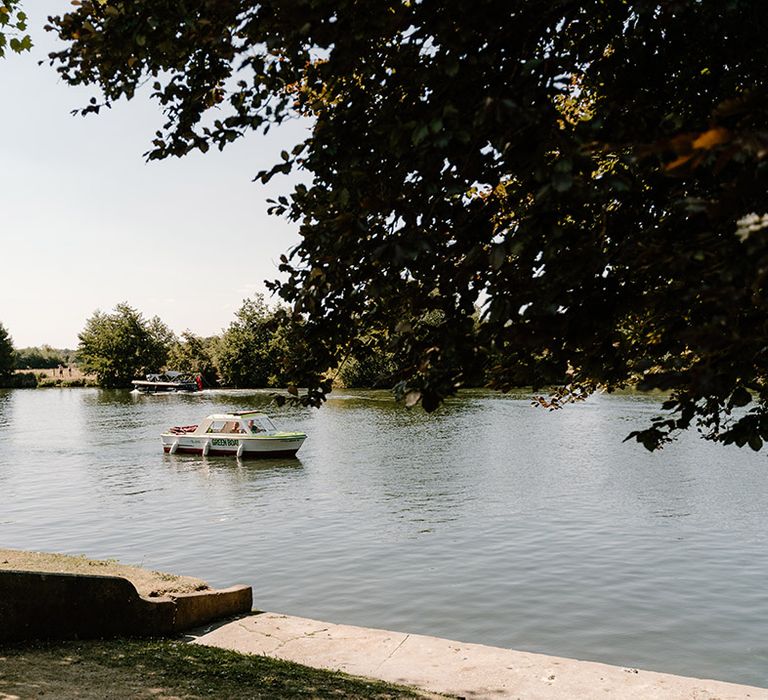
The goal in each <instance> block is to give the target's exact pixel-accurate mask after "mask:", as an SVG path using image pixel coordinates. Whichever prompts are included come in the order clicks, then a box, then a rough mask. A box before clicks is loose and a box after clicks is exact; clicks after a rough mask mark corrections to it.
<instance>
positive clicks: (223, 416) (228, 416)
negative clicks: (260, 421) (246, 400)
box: [207, 411, 269, 421]
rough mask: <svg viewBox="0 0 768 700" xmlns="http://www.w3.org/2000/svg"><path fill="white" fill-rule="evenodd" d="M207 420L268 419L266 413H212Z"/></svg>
mask: <svg viewBox="0 0 768 700" xmlns="http://www.w3.org/2000/svg"><path fill="white" fill-rule="evenodd" d="M207 418H208V420H226V421H233V420H238V421H239V420H251V419H254V418H269V416H267V414H266V413H260V412H259V411H235V412H233V413H213V414H211V415H210V416H208V417H207Z"/></svg>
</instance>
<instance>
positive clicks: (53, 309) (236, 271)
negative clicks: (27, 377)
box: [0, 0, 306, 348]
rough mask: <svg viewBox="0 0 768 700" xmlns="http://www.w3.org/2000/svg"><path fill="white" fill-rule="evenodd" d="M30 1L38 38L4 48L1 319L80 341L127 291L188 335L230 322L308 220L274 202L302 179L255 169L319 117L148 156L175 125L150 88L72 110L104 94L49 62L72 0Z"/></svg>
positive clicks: (56, 338)
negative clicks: (56, 17) (201, 148)
mask: <svg viewBox="0 0 768 700" xmlns="http://www.w3.org/2000/svg"><path fill="white" fill-rule="evenodd" d="M23 5H24V10H25V12H26V13H27V15H28V16H29V24H30V33H31V34H32V38H33V41H34V42H35V47H34V48H33V50H32V52H31V54H23V55H20V56H19V55H16V54H10V53H9V54H7V55H6V58H5V59H0V94H1V95H2V96H3V99H2V103H0V261H1V262H0V323H2V324H3V325H4V326H5V328H6V329H7V330H8V332H9V333H10V335H11V337H12V338H13V342H14V345H15V346H16V347H17V348H22V347H28V346H36V345H43V344H48V345H52V346H53V347H58V348H64V347H67V348H74V347H76V346H77V334H78V333H79V332H80V331H81V330H82V329H83V327H84V325H85V322H86V320H87V319H88V318H89V317H90V316H91V315H92V314H93V312H94V311H96V310H97V309H100V310H102V311H106V312H109V311H112V310H113V309H114V307H115V305H116V304H118V303H120V302H122V301H126V302H128V303H129V304H130V305H131V306H133V307H135V308H137V309H138V310H139V311H141V312H142V313H143V314H144V315H145V316H146V317H148V318H149V317H152V316H155V315H156V316H159V317H160V318H161V319H162V320H163V321H164V322H165V323H166V324H167V325H168V326H170V328H171V329H172V330H174V331H175V332H176V333H181V332H182V331H184V330H186V329H189V330H191V331H192V332H193V333H196V334H198V335H212V334H215V333H220V332H221V330H222V329H223V328H225V327H227V326H228V325H229V323H230V322H231V321H232V319H233V314H234V312H235V310H237V309H238V308H239V307H240V305H241V303H242V300H243V299H244V298H246V297H248V296H250V295H252V294H253V293H254V292H258V291H262V292H266V289H265V287H264V285H263V281H264V280H265V279H274V278H276V277H277V276H278V271H277V265H278V260H279V257H280V254H281V253H283V252H285V251H287V250H288V249H289V248H291V247H292V246H294V245H296V244H297V243H298V240H299V237H298V233H297V226H296V225H295V224H291V223H289V222H287V221H285V220H283V219H279V218H277V217H274V216H268V215H267V213H266V208H267V204H266V200H267V199H268V198H275V197H276V196H277V195H278V194H286V193H288V192H290V190H291V189H292V184H293V181H294V180H292V179H289V178H286V177H282V178H280V177H276V178H274V179H273V180H272V182H270V184H269V185H267V186H265V185H262V184H261V183H255V182H252V179H253V177H254V176H255V175H256V173H257V172H258V171H259V170H261V169H262V168H263V167H265V166H269V165H272V164H273V163H275V162H277V161H278V160H279V153H280V151H281V150H283V149H284V148H286V147H287V146H292V145H293V144H294V143H296V142H297V141H299V140H300V139H301V138H303V137H304V135H305V133H306V131H305V129H306V125H302V124H300V123H298V122H295V123H293V124H290V125H288V126H287V127H283V128H282V129H281V131H280V133H276V132H274V131H270V133H269V134H268V135H267V136H266V137H264V136H261V135H258V134H252V135H250V136H248V137H246V138H245V139H241V140H240V141H239V142H236V143H234V144H232V145H230V146H229V148H228V149H225V150H224V151H223V152H221V153H220V152H219V151H217V150H214V149H212V150H210V151H209V152H208V153H207V154H205V155H202V154H198V153H195V154H191V155H189V156H186V157H185V158H182V159H172V160H166V161H153V162H152V163H147V162H145V160H144V158H143V157H142V154H143V153H145V152H146V151H147V150H148V149H149V146H150V141H151V139H152V137H153V135H154V132H155V131H156V130H157V129H159V128H160V126H161V125H162V123H163V115H162V113H161V112H160V109H159V107H158V106H157V104H156V103H154V102H150V100H149V99H148V98H147V97H146V94H148V92H149V91H148V90H147V91H146V94H144V95H138V96H137V97H136V98H135V99H134V100H133V101H131V102H128V103H122V104H119V105H117V106H115V107H113V109H112V110H107V111H102V112H101V114H99V115H92V116H89V117H80V116H72V115H71V114H70V111H71V110H72V109H74V108H76V107H80V106H84V105H85V104H86V103H87V101H88V99H89V98H90V97H91V95H92V94H94V93H93V92H92V91H91V90H89V89H76V88H72V87H69V86H67V85H66V84H64V83H63V82H61V81H60V80H59V78H58V74H57V73H56V72H55V71H54V70H53V69H52V68H50V67H49V66H48V65H47V63H46V64H45V65H43V66H38V65H37V62H38V60H40V59H42V58H45V57H46V56H47V54H48V52H49V51H50V50H52V48H55V47H56V43H55V40H54V38H53V36H52V35H51V34H50V33H46V32H44V31H43V30H42V27H43V25H44V24H45V17H47V16H48V15H49V14H59V13H61V12H62V11H66V9H67V8H69V6H70V5H69V2H68V0H25V1H24V2H23ZM147 87H149V86H147ZM272 301H274V300H272Z"/></svg>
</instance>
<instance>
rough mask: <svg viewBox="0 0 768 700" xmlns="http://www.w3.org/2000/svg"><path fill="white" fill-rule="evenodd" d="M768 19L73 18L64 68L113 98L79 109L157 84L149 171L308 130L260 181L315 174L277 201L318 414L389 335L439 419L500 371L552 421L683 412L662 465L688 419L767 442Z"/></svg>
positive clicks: (481, 15) (111, 6)
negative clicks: (593, 403) (578, 413)
mask: <svg viewBox="0 0 768 700" xmlns="http://www.w3.org/2000/svg"><path fill="white" fill-rule="evenodd" d="M767 25H768V7H766V6H764V4H763V3H758V2H754V1H753V0H750V1H747V0H729V1H728V2H723V1H721V0H657V1H656V2H649V1H641V0H635V1H632V0H625V1H621V2H620V1H619V0H615V1H607V2H606V1H605V0H592V1H588V2H583V1H582V0H578V1H577V0H555V1H553V0H547V1H546V2H544V1H540V0H504V1H503V2H502V1H500V0H499V1H495V0H484V1H482V2H477V3H466V2H458V1H457V0H447V1H445V0H444V1H441V2H434V0H421V1H420V0H402V1H401V2H381V3H366V4H365V6H364V7H362V6H361V4H360V3H357V2H349V1H348V0H347V1H344V0H335V1H334V2H330V1H329V0H290V1H288V2H286V1H285V0H280V2H276V1H275V0H265V1H262V2H255V1H254V0H187V1H186V2H158V1H157V0H152V1H150V0H136V1H134V2H127V1H124V0H83V2H82V4H81V5H80V7H79V8H77V9H76V10H74V11H73V12H71V13H69V14H67V15H64V16H62V17H59V18H54V19H52V26H53V28H54V29H55V30H56V31H57V32H58V33H59V35H60V36H61V38H63V39H64V40H65V41H67V42H69V45H68V47H67V48H66V49H65V50H63V51H61V52H59V53H57V54H53V55H52V62H53V63H54V64H56V65H57V67H58V70H59V72H60V73H61V75H62V77H63V78H64V79H65V80H66V81H67V82H69V83H72V84H91V85H94V86H97V87H98V88H99V89H100V91H101V93H102V96H101V99H100V100H97V99H96V98H94V99H93V100H92V103H91V104H90V105H88V106H86V107H85V108H84V109H83V110H82V111H83V112H84V113H88V112H92V111H95V112H97V111H98V110H99V109H100V108H101V106H102V105H103V104H107V105H108V104H110V103H112V102H113V101H115V100H118V99H121V98H123V97H125V98H129V99H130V98H131V97H132V96H133V95H134V93H135V91H136V90H137V89H139V86H140V85H141V84H142V83H144V82H145V81H146V80H147V78H150V80H149V83H150V85H152V86H153V95H154V97H155V98H156V99H157V100H158V101H159V102H160V104H161V105H162V108H163V110H164V113H165V115H166V122H165V124H164V126H163V127H162V129H161V130H160V131H158V133H157V134H156V137H155V139H154V141H153V146H152V150H150V151H149V154H148V156H149V158H150V159H155V158H164V157H167V156H170V155H175V156H181V155H184V154H185V153H187V152H189V151H191V150H194V149H199V150H202V151H205V150H207V149H208V148H209V147H210V146H211V145H215V146H218V147H220V148H222V147H224V146H225V145H226V144H228V143H230V142H232V141H235V140H237V139H238V138H239V137H240V136H242V135H244V134H246V133H248V132H249V131H252V130H257V131H258V130H263V131H266V130H267V129H268V128H269V126H270V125H272V124H279V123H280V122H282V121H283V120H285V119H287V118H290V117H291V116H294V115H308V116H311V117H312V118H313V119H314V127H313V130H312V134H311V136H310V137H309V138H308V139H307V141H306V142H304V143H301V144H297V145H296V147H295V148H294V149H293V150H292V151H290V152H285V153H284V154H283V159H282V161H281V162H280V163H278V164H276V165H275V167H274V168H273V169H272V170H271V171H269V172H265V173H261V179H262V180H267V179H269V178H270V177H271V176H272V175H274V174H276V173H286V172H289V171H290V170H291V169H292V168H295V167H298V168H301V169H303V170H304V171H306V172H307V173H308V174H309V176H310V178H311V182H310V183H309V185H308V186H303V185H298V186H296V187H295V189H294V191H293V193H292V194H291V195H290V196H286V197H281V198H280V199H279V200H278V201H277V202H275V204H274V207H273V209H274V211H275V212H276V213H278V214H284V215H286V216H288V217H289V218H291V219H293V220H295V221H297V222H299V224H300V231H301V236H302V239H301V243H300V244H299V245H298V246H297V247H296V248H295V249H294V250H293V251H291V253H290V254H289V255H288V256H286V257H285V258H284V259H283V261H282V266H281V269H282V271H283V273H284V275H285V276H284V278H283V280H282V281H280V282H275V283H274V284H273V288H274V289H276V290H277V291H278V292H279V294H280V296H281V297H282V298H283V299H284V300H286V301H288V302H289V303H290V304H291V306H292V310H293V318H294V320H295V323H296V325H295V327H296V329H297V332H296V335H295V337H294V339H293V340H294V347H301V349H302V352H301V353H300V357H301V360H302V361H301V362H300V363H299V364H298V366H297V367H296V368H295V370H294V379H295V381H296V382H297V383H298V384H300V385H301V386H306V387H308V393H307V395H306V396H305V400H307V401H308V402H309V403H313V404H319V403H321V402H322V400H323V399H324V397H325V394H326V392H327V391H328V390H329V389H330V386H329V382H328V380H327V374H325V372H326V370H327V369H328V368H333V367H335V366H337V365H338V363H339V362H340V361H341V359H342V358H343V357H346V356H347V355H348V354H349V352H350V351H353V350H354V349H355V347H356V345H357V344H358V343H359V342H360V338H361V337H362V336H364V334H365V333H366V332H367V331H369V330H374V331H383V332H386V333H387V334H388V338H389V339H390V343H391V347H390V349H391V351H392V352H393V353H394V355H395V358H396V360H397V365H398V368H399V369H398V378H399V379H400V381H401V384H400V388H401V391H402V393H403V394H404V396H405V397H406V402H407V403H415V402H417V401H421V403H422V404H423V405H424V407H425V408H426V409H427V410H432V409H433V408H435V407H436V406H437V405H438V403H439V402H440V400H441V399H442V398H443V397H445V396H446V395H448V394H450V393H451V392H453V391H455V389H456V388H457V387H460V386H461V385H462V383H463V382H464V377H463V374H462V369H461V368H462V367H467V366H473V365H476V360H477V358H488V359H489V361H492V366H491V367H490V376H491V382H490V383H491V386H493V387H495V388H498V389H501V390H505V389H509V388H511V387H513V386H515V385H519V384H534V385H535V386H546V385H549V384H552V383H556V384H561V385H562V389H561V391H560V392H559V393H558V394H557V395H556V396H555V398H554V403H555V405H559V404H561V403H563V402H567V401H569V400H572V399H573V398H575V397H579V396H581V395H584V394H585V393H588V392H590V391H592V390H594V389H595V388H607V389H609V390H611V389H615V388H619V387H622V386H626V385H627V384H636V385H638V386H640V387H641V388H646V389H662V390H665V391H671V392H672V393H671V399H670V400H669V401H668V402H666V403H665V405H664V408H665V409H666V410H667V411H668V414H667V415H666V416H664V417H661V418H659V419H658V420H657V421H655V422H654V424H653V425H652V426H651V427H650V428H649V429H647V430H644V431H640V432H638V433H635V436H636V437H637V439H638V440H640V441H641V442H642V443H643V444H644V445H645V446H646V447H648V448H649V449H652V448H655V447H658V446H659V445H661V444H663V443H664V442H665V441H666V440H668V439H669V438H670V436H672V435H673V434H674V433H675V432H676V431H678V430H680V429H685V428H688V427H689V426H691V425H692V424H698V425H699V427H700V428H701V430H702V431H703V432H704V434H705V436H706V437H708V438H710V439H714V440H719V441H722V442H725V443H730V442H735V443H736V444H738V445H744V444H747V443H748V444H749V445H750V446H751V447H752V448H754V449H759V448H760V447H761V445H762V442H763V440H766V439H768V407H767V406H768V404H767V402H768V383H766V367H767V363H768V325H767V323H768V314H767V313H766V312H767V311H768V305H767V304H766V279H768V245H767V243H766V241H767V240H768V239H767V238H766V236H768V231H766V230H765V229H766V228H768V201H767V200H768V187H766V184H768V178H767V177H766V173H767V172H768V162H766V154H767V153H768V146H767V144H768V134H767V133H766V127H765V124H766V116H768V109H767V107H768V102H766V91H765V87H764V82H765V81H764V76H763V72H764V66H765V65H766V58H768V44H767V43H766V42H765V35H766V33H765V31H766V26H767ZM477 306H480V307H481V308H482V318H481V320H482V322H481V323H480V324H479V325H476V324H475V322H474V319H473V313H474V312H475V308H476V307H477ZM434 314H439V315H440V318H441V319H442V322H441V323H439V324H436V325H435V324H429V323H425V322H423V319H427V318H430V317H433V316H434ZM752 397H754V403H753V404H752V405H751V406H749V407H748V406H747V405H748V404H750V400H751V398H752ZM734 412H735V414H734Z"/></svg>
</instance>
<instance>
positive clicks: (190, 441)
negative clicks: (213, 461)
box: [160, 411, 307, 457]
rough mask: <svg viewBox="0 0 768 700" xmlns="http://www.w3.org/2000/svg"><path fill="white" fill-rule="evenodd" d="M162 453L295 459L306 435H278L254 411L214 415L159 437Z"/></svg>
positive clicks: (282, 433) (169, 430) (270, 425)
mask: <svg viewBox="0 0 768 700" xmlns="http://www.w3.org/2000/svg"><path fill="white" fill-rule="evenodd" d="M160 438H161V440H162V442H163V451H164V452H167V453H170V454H176V453H177V452H187V453H192V454H200V455H203V456H205V455H236V456H238V457H295V456H296V452H298V450H299V448H300V447H301V446H302V444H303V443H304V440H306V439H307V436H306V434H305V433H298V432H293V433H291V432H281V431H279V430H278V429H277V427H276V426H275V424H274V423H273V422H272V421H271V420H270V418H269V416H267V415H265V414H264V413H258V412H256V411H235V412H234V413H214V414H213V415H210V416H208V417H207V418H206V419H205V420H203V421H202V422H200V423H199V424H198V425H178V426H174V427H173V428H169V429H168V432H165V433H163V434H162V435H161V436H160Z"/></svg>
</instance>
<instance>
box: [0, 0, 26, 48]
mask: <svg viewBox="0 0 768 700" xmlns="http://www.w3.org/2000/svg"><path fill="white" fill-rule="evenodd" d="M26 30H27V15H26V13H24V12H23V11H22V10H21V6H20V3H19V2H18V0H0V58H2V57H3V56H5V50H6V47H8V48H10V49H11V51H14V52H16V53H21V52H22V51H29V49H31V48H32V39H31V37H30V36H29V34H26V33H25V32H26Z"/></svg>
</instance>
